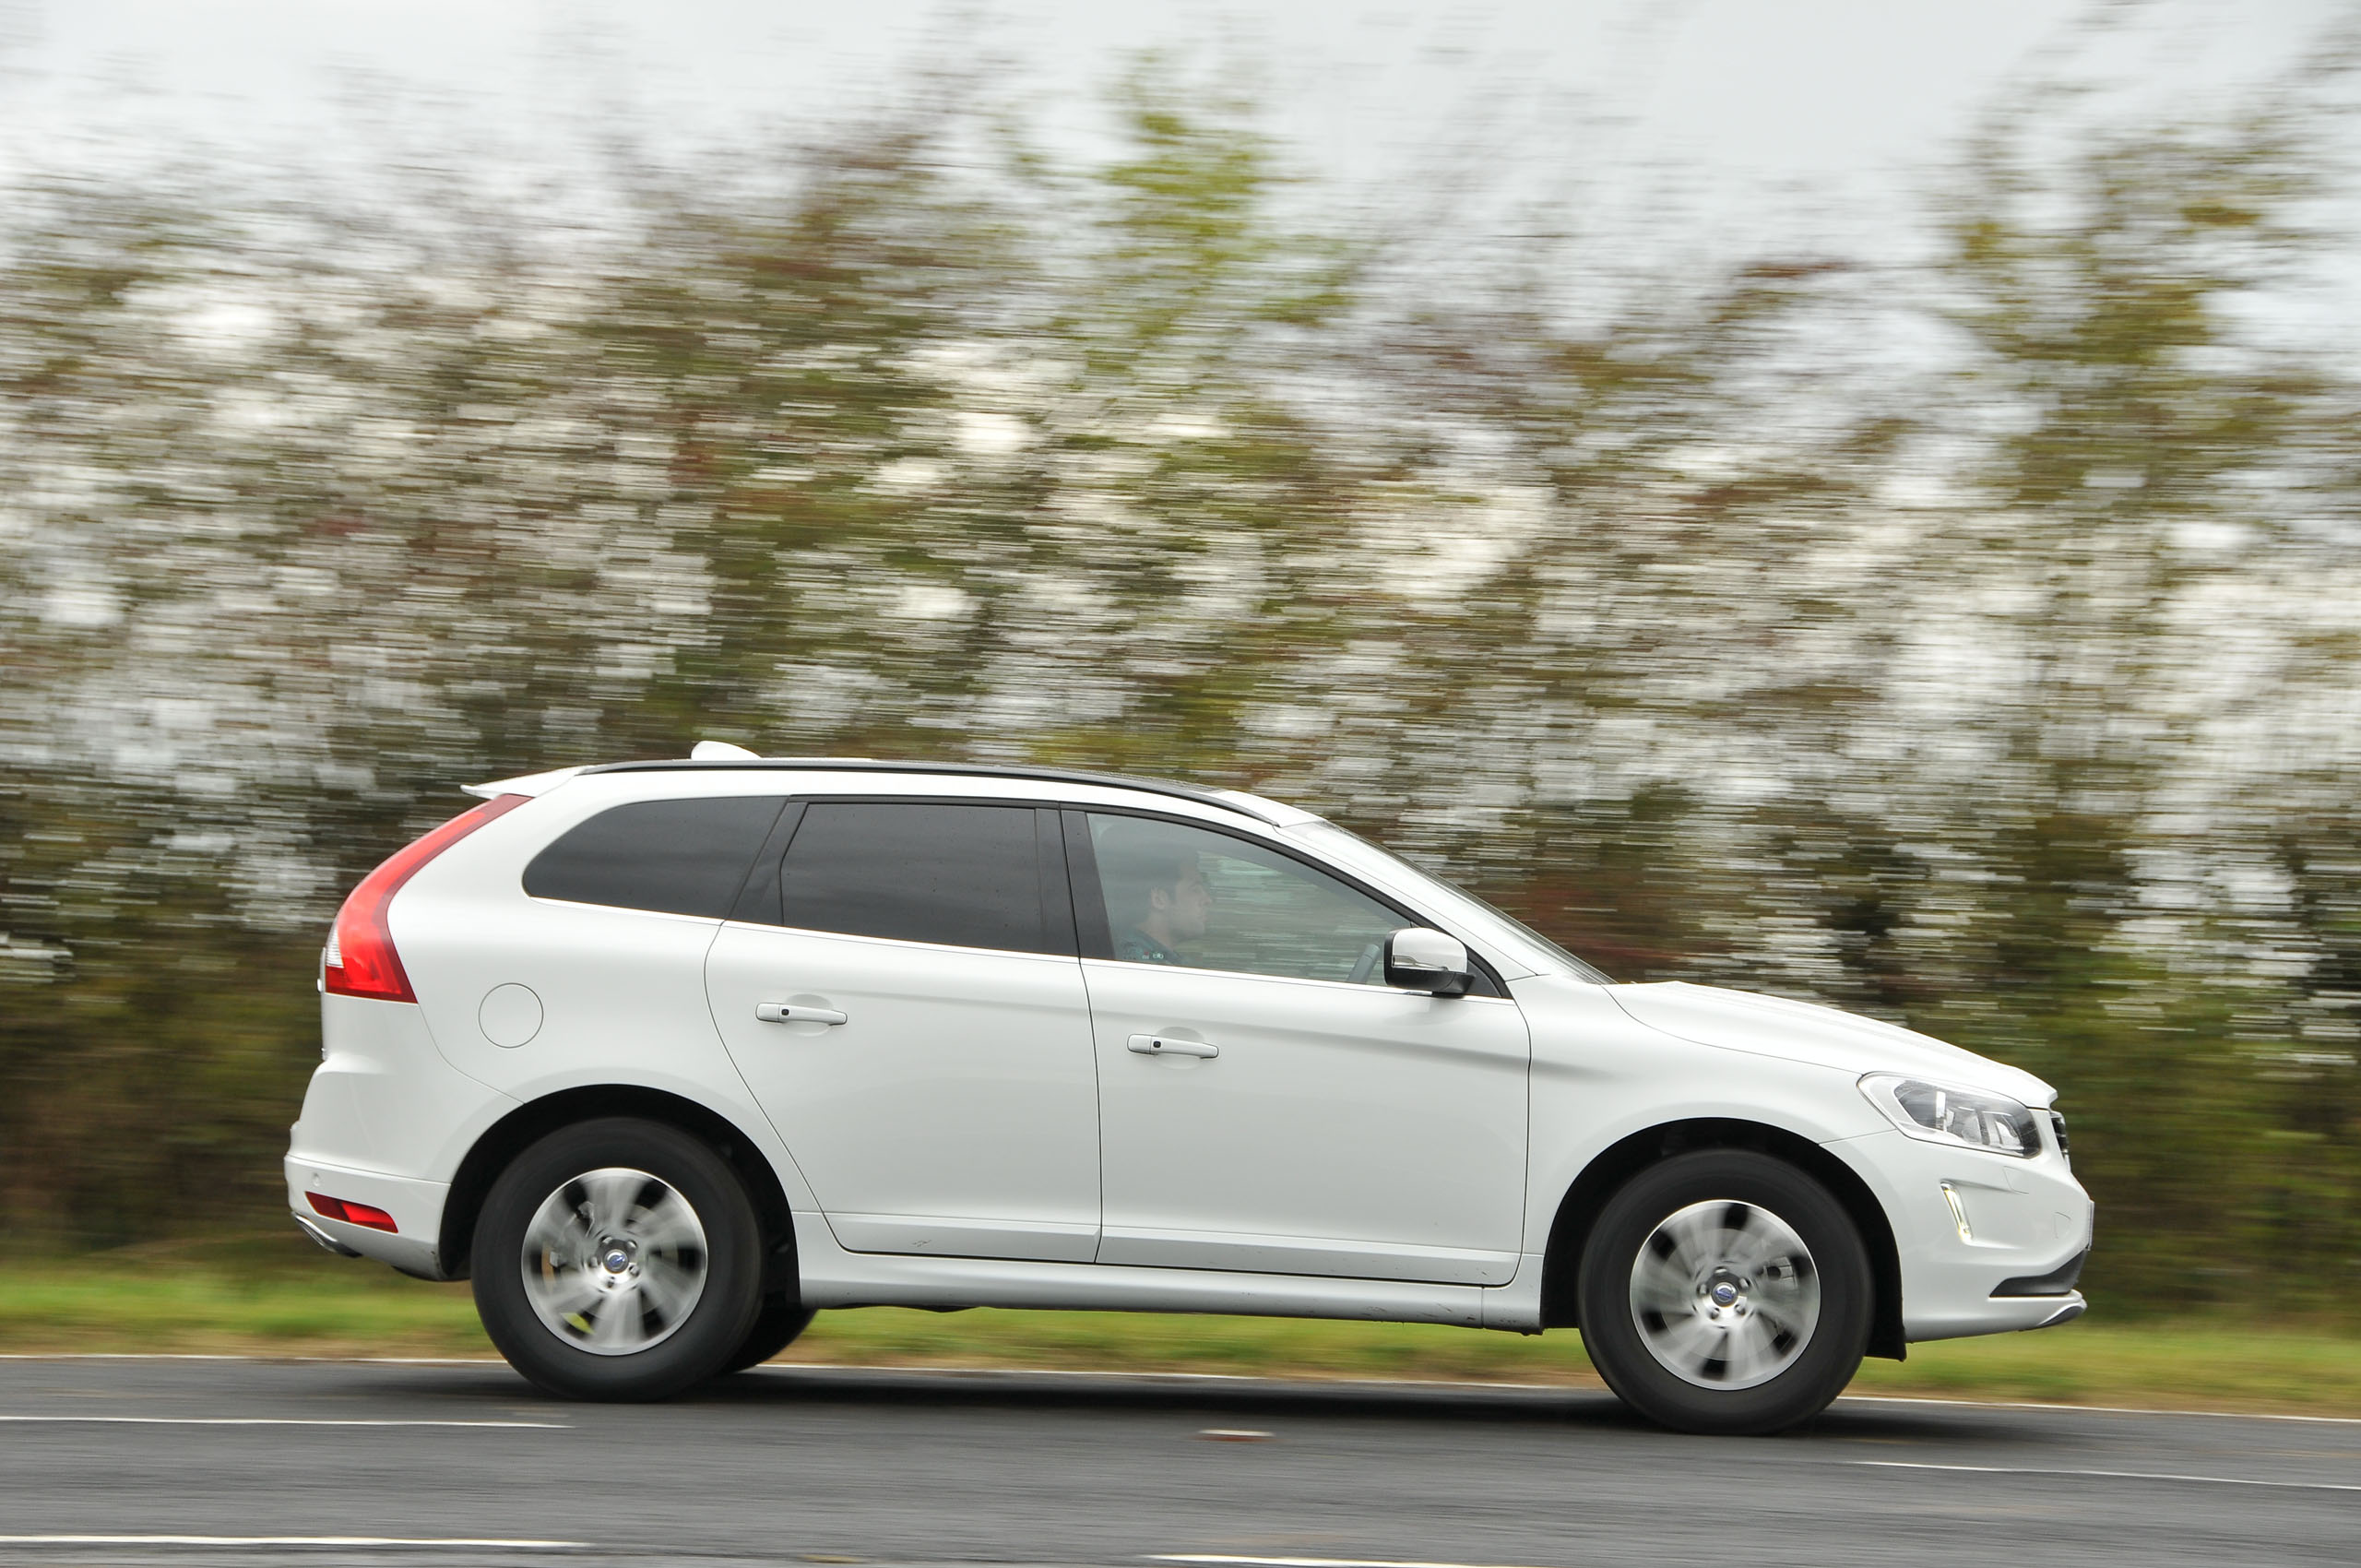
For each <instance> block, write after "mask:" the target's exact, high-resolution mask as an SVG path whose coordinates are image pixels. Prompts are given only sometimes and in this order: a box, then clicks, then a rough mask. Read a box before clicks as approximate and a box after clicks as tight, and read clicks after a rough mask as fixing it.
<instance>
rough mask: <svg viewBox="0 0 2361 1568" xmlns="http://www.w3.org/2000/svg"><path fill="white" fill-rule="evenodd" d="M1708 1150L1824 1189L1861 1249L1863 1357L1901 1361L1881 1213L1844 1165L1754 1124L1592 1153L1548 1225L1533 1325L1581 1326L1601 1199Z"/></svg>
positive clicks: (1716, 1122) (1897, 1265)
mask: <svg viewBox="0 0 2361 1568" xmlns="http://www.w3.org/2000/svg"><path fill="white" fill-rule="evenodd" d="M1709 1148H1735V1149H1750V1150H1752V1151H1754V1152H1755V1153H1758V1154H1766V1155H1769V1156H1771V1157H1772V1158H1774V1159H1782V1160H1785V1161H1786V1163H1788V1164H1789V1165H1792V1166H1794V1167H1796V1168H1797V1170H1801V1171H1803V1172H1804V1173H1805V1174H1807V1175H1809V1176H1810V1177H1811V1178H1813V1179H1814V1180H1815V1181H1817V1182H1820V1184H1821V1185H1822V1186H1823V1187H1826V1188H1827V1189H1828V1191H1829V1194H1830V1195H1832V1196H1833V1197H1834V1198H1835V1199H1836V1201H1837V1202H1838V1203H1839V1204H1842V1205H1843V1206H1844V1207H1845V1214H1846V1215H1847V1217H1849V1218H1851V1219H1852V1221H1853V1225H1854V1228H1855V1229H1857V1230H1858V1231H1859V1232H1860V1234H1861V1244H1862V1245H1863V1246H1864V1247H1866V1248H1867V1249H1868V1250H1869V1273H1870V1277H1871V1280H1872V1282H1873V1284H1874V1286H1875V1289H1876V1292H1877V1301H1876V1306H1875V1309H1874V1313H1873V1315H1872V1316H1871V1318H1870V1320H1869V1354H1870V1355H1872V1356H1880V1357H1883V1358H1885V1359H1886V1360H1895V1361H1898V1360H1902V1359H1903V1357H1904V1354H1905V1353H1906V1347H1905V1345H1904V1341H1903V1337H1902V1255H1901V1253H1900V1251H1899V1249H1898V1248H1897V1247H1896V1246H1895V1244H1894V1240H1893V1226H1892V1223H1891V1222H1890V1221H1889V1220H1888V1219H1887V1218H1886V1213H1885V1208H1884V1206H1883V1205H1881V1204H1880V1203H1879V1202H1878V1200H1877V1196H1876V1194H1873V1193H1871V1192H1870V1191H1869V1184H1868V1183H1867V1182H1863V1181H1862V1180H1861V1178H1860V1176H1859V1175H1858V1174H1857V1172H1855V1170H1853V1168H1852V1167H1851V1166H1849V1165H1847V1164H1845V1162H1844V1161H1843V1160H1841V1159H1839V1158H1836V1157H1835V1156H1834V1155H1833V1154H1831V1153H1829V1152H1828V1151H1827V1150H1826V1149H1824V1148H1822V1147H1821V1146H1819V1145H1818V1144H1816V1143H1813V1142H1812V1141H1811V1140H1810V1139H1809V1138H1807V1137H1803V1136H1800V1135H1798V1134H1795V1133H1791V1132H1788V1131H1787V1130H1786V1129H1785V1128H1783V1127H1774V1126H1772V1125H1770V1124H1769V1123H1762V1122H1742V1121H1735V1120H1726V1119H1719V1118H1715V1119H1699V1120H1693V1121H1685V1122H1667V1123H1663V1124H1662V1125H1659V1126H1655V1127H1650V1128H1647V1129H1645V1130H1644V1131H1642V1132H1637V1133H1633V1134H1631V1136H1629V1137H1626V1138H1623V1139H1621V1140H1619V1141H1618V1142H1616V1143H1614V1144H1611V1145H1609V1146H1608V1147H1606V1148H1605V1149H1602V1150H1600V1151H1599V1153H1598V1155H1597V1156H1596V1158H1593V1159H1592V1160H1591V1162H1590V1163H1589V1164H1588V1165H1586V1166H1584V1168H1583V1172H1582V1174H1581V1175H1579V1176H1577V1177H1575V1178H1574V1181H1573V1184H1572V1186H1570V1187H1568V1188H1567V1189H1566V1195H1565V1196H1564V1197H1563V1198H1562V1199H1560V1201H1559V1204H1558V1213H1557V1217H1556V1218H1555V1219H1554V1220H1552V1221H1551V1223H1550V1227H1549V1243H1548V1252H1547V1253H1546V1254H1545V1256H1544V1258H1543V1262H1542V1272H1541V1326H1542V1327H1544V1328H1579V1327H1581V1326H1582V1324H1581V1322H1580V1319H1581V1312H1580V1310H1579V1308H1578V1307H1577V1306H1576V1304H1575V1294H1576V1292H1575V1281H1576V1277H1577V1276H1578V1274H1579V1272H1580V1270H1581V1268H1582V1260H1583V1248H1584V1246H1585V1245H1586V1244H1587V1243H1588V1242H1589V1241H1590V1232H1591V1227H1592V1226H1593V1225H1594V1224H1595V1223H1596V1221H1597V1219H1598V1215H1599V1211H1600V1210H1601V1209H1603V1208H1605V1207H1606V1206H1607V1203H1608V1199H1610V1198H1612V1197H1613V1196H1614V1195H1615V1194H1617V1193H1618V1192H1619V1191H1621V1190H1622V1187H1623V1185H1624V1183H1625V1182H1629V1181H1631V1178H1632V1177H1634V1176H1637V1175H1638V1174H1639V1173H1640V1172H1641V1171H1643V1170H1647V1169H1648V1168H1649V1167H1650V1166H1653V1165H1656V1164H1659V1163H1661V1162H1663V1161H1664V1160H1667V1159H1669V1158H1672V1157H1673V1156H1675V1155H1680V1154H1689V1153H1692V1152H1694V1151H1696V1150H1698V1149H1709Z"/></svg>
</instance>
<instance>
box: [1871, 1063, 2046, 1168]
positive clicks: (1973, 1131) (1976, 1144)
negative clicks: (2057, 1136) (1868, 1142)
mask: <svg viewBox="0 0 2361 1568" xmlns="http://www.w3.org/2000/svg"><path fill="white" fill-rule="evenodd" d="M1861 1092H1862V1093H1863V1094H1865V1095H1868V1096H1869V1103H1870V1104H1871V1105H1874V1106H1876V1107H1877V1108H1878V1109H1879V1110H1880V1111H1884V1112H1885V1114H1886V1119H1887V1120H1888V1121H1891V1122H1892V1123H1893V1124H1894V1125H1895V1126H1897V1127H1899V1128H1901V1129H1902V1130H1903V1131H1904V1132H1905V1133H1907V1134H1910V1135H1911V1136H1912V1137H1914V1138H1924V1139H1925V1140H1926V1141H1927V1142H1928V1143H1930V1144H1952V1145H1954V1146H1958V1145H1964V1146H1967V1147H1969V1148H1980V1149H1986V1150H1988V1151H1990V1152H1991V1153H1993V1154H2007V1155H2014V1156H2015V1157H2016V1158H2019V1159H2031V1158H2033V1157H2034V1156H2035V1155H2037V1154H2039V1153H2040V1152H2041V1134H2040V1133H2039V1132H2037V1131H2036V1130H2035V1123H2034V1113H2033V1111H2032V1110H2031V1109H2030V1108H2029V1107H2027V1106H2024V1105H2021V1104H2019V1103H2018V1102H2017V1101H2015V1100H2013V1099H2010V1098H2009V1097H2008V1096H2006V1095H2000V1094H1984V1093H1979V1092H1978V1091H1976V1090H1975V1089H1958V1088H1952V1087H1949V1086H1948V1085H1944V1084H1930V1083H1928V1082H1926V1081H1925V1080H1924V1079H1921V1078H1905V1077H1904V1076H1902V1075H1900V1074H1898V1073H1872V1074H1870V1075H1869V1076H1868V1077H1866V1078H1863V1079H1862V1080H1861Z"/></svg>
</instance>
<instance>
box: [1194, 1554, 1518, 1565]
mask: <svg viewBox="0 0 2361 1568" xmlns="http://www.w3.org/2000/svg"><path fill="white" fill-rule="evenodd" d="M1147 1561H1149V1562H1214V1563H1236V1564H1243V1565H1247V1568H1501V1564H1499V1563H1484V1562H1394V1561H1391V1560H1389V1559H1386V1558H1382V1557H1214V1556H1208V1555H1205V1554H1203V1553H1197V1554H1191V1555H1185V1556H1184V1555H1177V1554H1175V1555H1168V1556H1162V1557H1151V1558H1149V1559H1148V1560H1147Z"/></svg>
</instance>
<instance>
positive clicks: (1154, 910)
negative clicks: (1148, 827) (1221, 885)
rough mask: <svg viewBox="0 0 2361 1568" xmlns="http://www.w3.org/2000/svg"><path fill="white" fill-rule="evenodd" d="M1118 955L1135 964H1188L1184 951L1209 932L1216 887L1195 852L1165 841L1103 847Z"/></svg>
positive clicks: (1105, 876)
mask: <svg viewBox="0 0 2361 1568" xmlns="http://www.w3.org/2000/svg"><path fill="white" fill-rule="evenodd" d="M1099 860H1100V863H1101V866H1102V868H1103V870H1104V873H1105V874H1104V876H1103V879H1102V885H1104V886H1105V888H1106V890H1107V905H1108V909H1107V913H1108V917H1109V923H1110V924H1112V925H1113V926H1114V928H1115V932H1114V934H1115V956H1116V957H1118V958H1123V959H1128V960H1129V961H1131V962H1132V963H1134V964H1186V963H1187V962H1188V961H1189V960H1188V959H1187V958H1185V957H1183V956H1181V949H1182V948H1183V947H1184V946H1185V945H1186V944H1189V943H1192V942H1194V941H1196V940H1197V939H1198V938H1200V937H1202V936H1204V934H1205V926H1206V923H1207V922H1208V921H1210V920H1211V919H1212V918H1213V912H1214V895H1213V889H1211V888H1209V887H1207V886H1206V885H1205V873H1204V868H1203V867H1202V866H1200V865H1199V864H1198V862H1197V856H1196V852H1195V851H1194V850H1191V849H1176V848H1174V847H1172V846H1170V845H1167V844H1152V843H1135V844H1130V845H1121V844H1109V845H1102V846H1100V847H1099Z"/></svg>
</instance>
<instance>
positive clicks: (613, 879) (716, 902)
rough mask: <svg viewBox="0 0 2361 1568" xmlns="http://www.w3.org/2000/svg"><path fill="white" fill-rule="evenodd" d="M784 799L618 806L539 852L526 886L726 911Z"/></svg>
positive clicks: (721, 798)
mask: <svg viewBox="0 0 2361 1568" xmlns="http://www.w3.org/2000/svg"><path fill="white" fill-rule="evenodd" d="M786 803H787V802H786V801H785V800H784V799H783V798H782V797H780V796H777V795H717V796H706V797H703V798H700V799H695V800H685V801H634V802H631V803H630V804H629V805H622V806H616V807H613V808H611V810H608V811H603V812H600V813H599V814H598V815H596V816H594V817H590V818H588V819H587V820H586V821H583V822H579V823H576V824H575V826H572V827H570V828H568V829H566V831H565V832H564V833H563V834H561V835H560V836H559V837H558V838H557V840H556V841H555V842H554V843H552V844H551V845H550V846H549V848H547V849H543V850H542V851H541V852H540V854H538V855H535V856H534V857H533V859H532V862H531V863H530V864H529V865H528V866H526V868H525V891H526V892H528V893H529V894H531V895H532V896H533V897H536V898H564V899H567V900H570V901H571V902H574V903H576V904H606V905H610V906H612V907H615V908H618V909H655V910H659V911H661V912H663V913H665V914H673V915H710V916H715V917H719V916H722V915H726V914H728V913H729V912H730V900H731V899H732V898H733V897H736V895H737V892H738V886H739V884H741V883H742V882H743V881H744V880H745V879H746V868H747V867H748V866H750V865H752V864H753V861H754V856H755V855H756V853H757V852H759V851H760V850H761V849H762V846H763V838H764V836H765V835H766V834H768V833H769V832H770V830H771V824H772V823H774V822H776V821H777V820H778V814H779V810H780V808H781V807H782V806H784V805H785V804H786Z"/></svg>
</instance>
